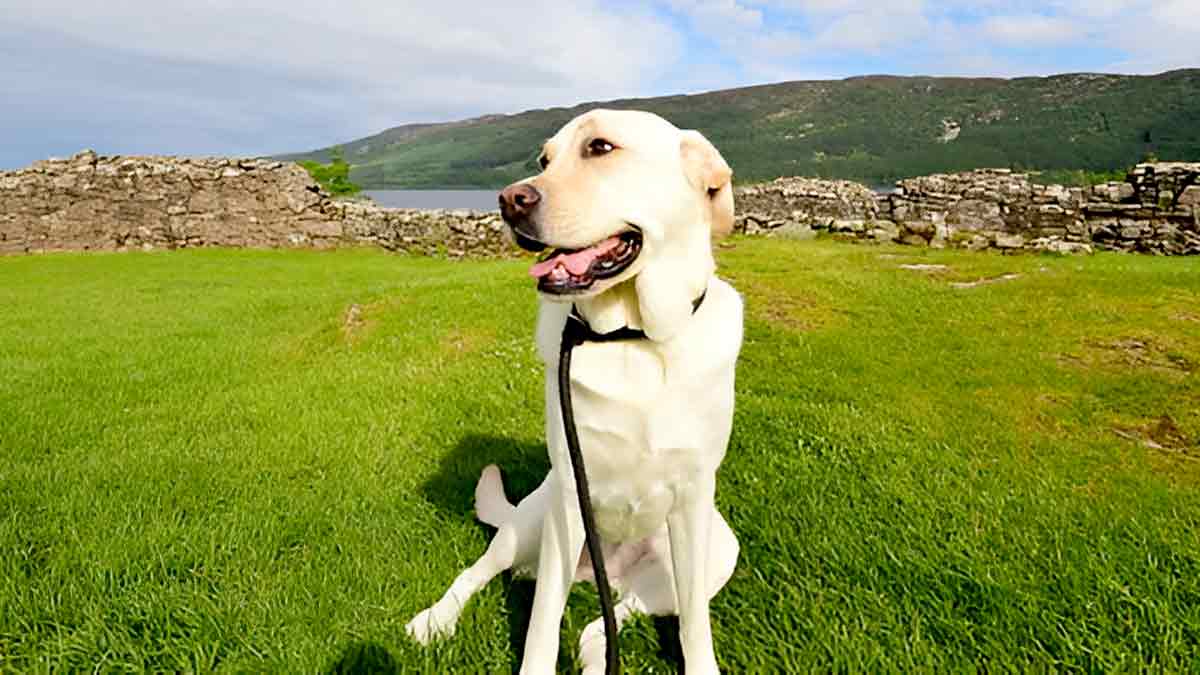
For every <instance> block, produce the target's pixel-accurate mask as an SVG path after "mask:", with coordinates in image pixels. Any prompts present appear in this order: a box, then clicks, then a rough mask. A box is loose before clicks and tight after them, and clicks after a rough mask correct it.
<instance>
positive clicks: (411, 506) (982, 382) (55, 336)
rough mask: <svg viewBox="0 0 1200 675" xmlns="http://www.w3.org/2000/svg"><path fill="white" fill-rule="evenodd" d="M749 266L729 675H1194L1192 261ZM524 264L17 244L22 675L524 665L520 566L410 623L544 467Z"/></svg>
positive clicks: (15, 606) (14, 530)
mask: <svg viewBox="0 0 1200 675" xmlns="http://www.w3.org/2000/svg"><path fill="white" fill-rule="evenodd" d="M721 262H722V274H724V275H726V276H727V277H729V278H731V279H732V280H733V281H734V283H735V285H736V286H737V287H738V288H739V289H740V290H741V291H743V293H744V294H745V295H746V298H747V306H748V324H747V339H746V344H745V347H744V349H743V357H742V361H741V363H740V366H739V371H738V388H739V398H738V408H737V417H736V420H735V431H734V438H733V441H732V445H731V447H730V450H729V454H728V456H727V459H726V462H725V465H724V467H723V469H722V471H721V474H720V477H719V487H718V499H719V502H720V506H721V508H722V510H723V511H724V512H725V513H726V514H727V516H728V518H729V520H730V523H731V525H732V526H733V528H734V530H735V531H736V532H737V533H738V536H739V537H740V539H741V542H742V556H741V559H740V561H739V565H738V571H737V573H736V574H735V576H734V577H733V579H732V580H731V581H730V583H729V585H728V586H727V587H726V589H725V590H724V591H723V592H722V593H721V594H720V595H719V596H718V597H717V599H716V600H715V601H714V603H713V620H714V624H715V630H716V640H717V652H718V656H719V658H720V660H721V663H722V666H723V667H724V668H725V669H727V670H728V671H729V672H779V671H807V670H812V669H816V670H831V669H832V670H849V671H862V670H869V671H878V670H914V669H915V670H938V671H946V670H963V669H966V668H970V667H972V666H974V667H976V668H982V669H988V670H1007V669H1036V670H1046V669H1051V670H1059V669H1084V670H1111V669H1119V668H1126V669H1135V668H1139V667H1144V666H1150V667H1152V668H1162V669H1166V670H1173V671H1180V670H1192V669H1195V668H1197V667H1200V646H1198V641H1200V581H1198V579H1200V522H1198V520H1200V498H1198V496H1197V491H1196V488H1197V478H1198V477H1200V385H1198V384H1197V379H1196V378H1197V375H1196V372H1197V369H1200V309H1197V308H1198V307H1200V261H1196V260H1189V259H1161V258H1148V257H1133V256H1120V255H1099V256H1096V257H1091V258H1051V257H1038V256H1021V257H1004V256H998V255H988V254H972V253H964V252H939V251H926V250H920V249H911V248H899V247H896V248H892V247H889V248H877V247H869V246H854V245H847V244H838V243H830V242H806V243H795V242H772V241H765V240H753V241H752V240H746V239H741V240H735V241H734V242H733V248H731V249H723V250H722V253H721ZM913 262H920V263H933V264H943V265H946V266H948V269H946V270H942V271H933V272H920V271H911V270H905V269H901V268H900V267H899V265H901V264H903V263H913ZM522 267H523V263H521V262H472V263H462V262H459V263H455V262H445V261H437V260H429V259H420V258H408V257H397V256H393V255H388V254H384V253H379V252H375V251H367V250H352V251H340V252H333V253H318V252H308V251H222V250H205V251H189V252H176V253H159V254H140V253H139V254H121V255H102V254H100V255H52V256H42V257H26V258H5V259H0V313H2V321H3V323H2V324H0V325H2V326H3V328H2V329H0V671H14V670H15V671H47V670H79V669H84V668H86V669H92V668H98V669H100V670H160V671H161V670H213V669H222V670H235V671H245V670H253V671H275V672H278V671H285V670H286V671H314V670H318V671H320V670H326V669H330V668H332V667H334V666H336V665H338V664H341V665H343V666H352V665H354V664H355V663H359V664H361V663H365V662H375V663H385V664H387V663H390V664H393V665H395V666H396V667H398V668H400V669H403V670H405V671H424V672H431V673H434V672H436V673H445V672H497V671H499V672H507V671H509V670H511V669H512V668H513V667H514V665H515V664H516V663H517V662H518V654H519V651H518V650H519V648H520V643H521V639H522V638H521V636H522V634H523V632H524V628H525V624H526V621H527V619H528V606H529V603H530V599H531V595H532V586H531V584H529V583H527V582H511V581H509V580H507V579H505V580H504V581H503V582H497V583H494V584H493V585H492V586H490V587H488V588H487V589H486V590H485V591H484V592H482V593H481V594H480V595H479V596H477V598H476V599H475V600H473V601H472V603H471V604H470V605H469V606H468V607H467V610H466V611H465V612H464V615H463V619H462V622H461V623H460V626H459V630H458V634H457V635H456V637H454V638H453V639H451V640H449V641H447V642H445V643H442V644H440V645H438V646H436V647H434V648H432V649H423V648H419V647H417V646H416V645H414V644H412V643H411V642H409V641H408V640H407V638H406V637H405V636H404V634H403V630H402V627H403V624H404V623H405V621H407V620H408V619H409V618H410V617H411V616H412V615H413V614H414V613H416V612H417V611H419V610H420V609H422V608H423V607H425V606H426V605H428V604H429V603H430V602H432V601H433V600H434V599H436V598H437V597H438V595H439V594H440V593H441V592H442V591H444V590H445V587H446V586H447V585H448V584H449V582H450V580H451V579H453V577H454V576H455V575H456V574H457V573H458V572H459V571H460V570H461V568H462V567H463V566H465V565H467V564H469V563H470V562H471V561H473V560H474V559H475V558H476V557H477V556H478V555H479V554H481V553H482V552H483V550H484V548H485V546H486V542H487V540H488V537H489V536H490V534H491V533H490V531H489V530H488V529H487V528H485V527H483V526H481V525H479V524H478V523H476V522H475V521H474V520H473V518H472V513H471V495H472V488H473V485H474V482H475V479H476V478H477V476H478V472H479V470H480V469H481V468H482V467H483V466H484V465H486V464H488V463H491V462H497V463H499V464H501V466H502V467H503V468H504V470H505V473H506V483H507V486H508V489H509V491H510V493H511V494H513V495H516V496H520V495H523V494H525V493H526V492H528V491H529V490H530V489H532V487H533V486H534V485H535V484H536V482H537V480H538V479H539V478H540V476H541V474H542V473H543V472H544V470H545V468H546V459H545V449H544V444H543V441H542V438H541V430H542V421H541V415H542V412H541V410H542V403H541V379H540V378H541V375H540V368H539V366H538V363H537V359H536V356H535V354H534V351H533V346H532V341H531V333H532V322H533V316H534V298H533V294H532V291H531V290H530V289H529V288H528V281H527V278H526V277H525V276H524V274H523V272H522ZM1009 273H1013V274H1018V275H1020V276H1019V277H1018V278H1016V279H1012V280H1009V281H1003V282H997V283H994V284H988V285H981V286H978V287H974V288H953V287H952V286H951V285H950V282H952V281H964V280H966V281H969V280H976V279H981V278H990V277H995V276H999V275H1002V274H1009ZM594 600H595V596H594V593H593V592H591V591H590V589H582V588H581V589H579V590H577V591H576V592H575V594H574V595H573V596H572V599H571V602H570V607H569V612H568V616H567V619H566V621H565V622H564V633H563V650H562V658H561V662H560V665H561V666H562V667H563V668H570V667H572V664H573V654H574V648H575V644H576V640H577V637H578V633H579V630H580V629H581V628H582V626H583V625H584V624H585V623H586V622H588V621H590V620H591V619H592V618H594V617H595V615H596V607H595V602H594ZM671 630H672V629H671V627H670V624H669V623H664V622H661V621H660V622H653V621H650V620H639V621H637V622H635V623H634V624H632V625H631V626H630V627H629V628H627V630H626V632H625V635H626V637H625V640H624V641H623V658H624V662H625V664H626V669H627V671H628V672H670V671H672V670H673V669H675V668H676V667H677V666H678V660H677V657H676V656H675V653H674V645H673V641H674V639H675V638H674V634H673V633H672V632H671Z"/></svg>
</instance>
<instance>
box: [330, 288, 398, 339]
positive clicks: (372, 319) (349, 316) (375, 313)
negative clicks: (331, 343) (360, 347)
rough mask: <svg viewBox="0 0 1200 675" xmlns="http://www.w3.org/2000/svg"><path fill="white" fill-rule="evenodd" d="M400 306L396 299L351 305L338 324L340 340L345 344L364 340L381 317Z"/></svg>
mask: <svg viewBox="0 0 1200 675" xmlns="http://www.w3.org/2000/svg"><path fill="white" fill-rule="evenodd" d="M396 304H398V300H397V299H396V298H388V299H386V300H376V301H375V302H369V303H365V304H359V303H357V302H355V303H351V304H350V305H349V306H348V307H346V310H345V311H344V312H342V318H341V320H340V321H339V322H338V339H339V341H341V342H343V343H345V344H351V345H352V344H357V343H359V342H361V341H362V340H364V339H365V338H366V337H367V336H369V335H370V334H371V331H373V330H374V329H375V326H376V325H377V324H378V323H379V318H378V317H379V315H380V314H382V313H384V312H386V311H387V310H388V309H391V308H392V307H395V306H396Z"/></svg>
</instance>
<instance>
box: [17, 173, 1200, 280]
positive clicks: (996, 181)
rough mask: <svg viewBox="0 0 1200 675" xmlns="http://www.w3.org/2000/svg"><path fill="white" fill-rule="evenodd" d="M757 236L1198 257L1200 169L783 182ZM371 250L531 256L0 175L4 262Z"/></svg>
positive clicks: (364, 213) (88, 179) (290, 209)
mask: <svg viewBox="0 0 1200 675" xmlns="http://www.w3.org/2000/svg"><path fill="white" fill-rule="evenodd" d="M736 201H737V211H738V214H739V215H738V219H737V224H736V229H737V230H738V231H740V232H742V233H745V234H752V235H765V236H791V237H799V238H803V237H811V236H815V235H816V234H817V233H818V232H828V233H832V234H834V235H835V236H839V237H844V238H850V239H867V240H875V241H898V242H902V243H907V244H914V245H929V246H961V247H966V248H999V249H1026V248H1028V249H1045V250H1055V251H1064V252H1066V251H1087V250H1091V249H1092V247H1100V248H1107V249H1117V250H1124V251H1137V252H1147V253H1158V254H1200V163H1194V164H1185V163H1155V164H1140V165H1138V166H1137V167H1136V168H1135V169H1134V170H1133V171H1131V172H1130V174H1129V175H1128V176H1127V177H1126V180H1125V181H1124V182H1119V183H1106V184H1103V185H1097V186H1094V187H1090V188H1067V187H1063V186H1061V185H1038V184H1035V183H1033V182H1032V181H1031V180H1030V178H1029V176H1028V175H1027V174H1022V173H1014V172H1011V171H1007V170H1003V169H984V170H979V171H971V172H966V173H958V174H937V175H932V176H923V177H920V178H912V179H908V180H902V181H900V182H899V183H897V186H896V189H895V190H894V191H892V192H891V193H888V194H882V195H881V194H876V193H874V192H872V191H871V190H869V189H868V188H866V187H865V186H863V185H860V184H858V183H852V182H849V181H832V180H818V179H808V178H781V179H779V180H776V181H774V182H771V183H766V184H763V185H753V186H748V187H745V188H740V189H738V191H737V197H736ZM353 244H373V245H378V246H382V247H384V248H387V249H390V250H394V251H406V252H412V253H421V254H437V253H440V254H446V255H450V256H456V257H457V256H480V255H483V256H497V255H519V254H520V253H519V251H518V250H517V249H516V248H515V247H514V246H513V245H512V243H511V239H510V235H509V234H508V230H507V228H506V227H504V224H503V222H502V221H501V220H500V216H499V214H498V213H497V212H495V211H491V212H482V211H420V210H407V209H384V208H380V207H378V206H375V205H373V204H369V203H361V202H346V201H339V200H333V199H331V198H330V197H329V195H327V194H325V193H324V192H322V191H321V189H320V188H319V187H318V186H317V185H316V184H315V183H314V182H313V181H312V179H311V178H310V177H309V176H308V174H307V172H305V171H304V170H303V169H302V168H300V167H299V166H297V165H295V164H291V163H284V162H276V161H269V160H259V159H187V158H172V157H101V156H97V155H96V154H95V153H92V152H90V151H85V152H83V153H80V154H78V155H76V156H75V157H72V158H70V159H65V160H49V161H45V162H38V163H36V164H34V165H33V166H31V167H29V168H27V169H21V170H18V171H13V172H0V253H25V252H42V251H61V250H75V251H78V250H128V249H138V248H140V249H155V248H185V247H194V246H256V247H279V246H316V247H329V246H338V245H353Z"/></svg>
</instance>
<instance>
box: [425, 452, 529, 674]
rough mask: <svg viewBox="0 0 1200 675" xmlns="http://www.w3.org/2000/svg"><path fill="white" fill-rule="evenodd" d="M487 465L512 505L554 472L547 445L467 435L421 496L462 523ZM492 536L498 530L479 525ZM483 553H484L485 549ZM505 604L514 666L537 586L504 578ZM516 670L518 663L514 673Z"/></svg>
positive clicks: (472, 508) (522, 648)
mask: <svg viewBox="0 0 1200 675" xmlns="http://www.w3.org/2000/svg"><path fill="white" fill-rule="evenodd" d="M489 464H495V465H497V466H499V467H500V471H501V474H502V475H503V479H504V490H505V492H506V493H507V494H508V500H509V501H510V502H512V503H514V504H516V503H517V502H519V501H521V500H522V499H524V498H525V496H526V495H528V494H529V493H530V492H533V491H534V489H535V488H537V486H538V485H539V484H541V482H542V480H543V479H544V478H545V477H546V473H547V472H548V471H549V470H550V458H549V457H548V455H547V454H546V444H545V443H540V442H539V443H531V442H528V441H522V440H518V439H513V438H503V437H500V436H489V435H485V434H471V435H468V436H464V437H463V438H462V439H461V440H460V441H459V442H458V445H457V446H455V448H454V450H453V451H451V452H450V454H449V455H447V456H446V458H445V459H444V460H443V461H442V465H441V467H439V468H438V472H437V473H436V474H434V476H433V477H432V478H430V479H429V481H428V482H426V483H425V484H424V485H423V486H421V493H422V495H423V496H424V497H425V498H426V499H427V500H429V502H430V503H431V504H433V505H434V506H436V507H437V508H438V509H440V510H441V511H443V512H444V513H445V514H446V515H447V516H450V517H455V518H464V519H474V517H475V513H474V511H475V484H476V483H477V482H478V481H479V474H480V473H481V472H482V471H483V468H484V467H485V466H487V465H489ZM479 527H481V528H483V529H484V530H485V531H486V532H487V534H488V537H489V538H490V537H491V536H492V535H493V534H495V530H494V529H493V528H492V527H491V526H489V525H484V524H483V523H479ZM481 553H482V551H481ZM501 580H502V582H503V584H504V597H505V604H506V605H507V607H508V634H509V643H510V644H512V650H513V652H512V653H513V654H515V655H518V658H517V659H516V660H515V662H514V663H518V664H519V663H520V658H519V655H520V654H522V653H524V651H525V629H526V627H527V626H528V625H529V615H530V613H531V612H532V609H533V590H534V584H533V582H532V581H530V580H527V579H513V578H512V576H511V575H510V574H507V573H506V574H504V575H503V576H502V577H501ZM517 668H518V666H516V665H514V667H513V672H516V671H517Z"/></svg>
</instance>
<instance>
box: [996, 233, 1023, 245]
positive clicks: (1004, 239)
mask: <svg viewBox="0 0 1200 675" xmlns="http://www.w3.org/2000/svg"><path fill="white" fill-rule="evenodd" d="M995 242H996V248H1005V249H1013V248H1021V247H1022V246H1024V245H1025V237H1023V236H1021V235H1020V234H1012V233H1009V232H997V233H996V236H995Z"/></svg>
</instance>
